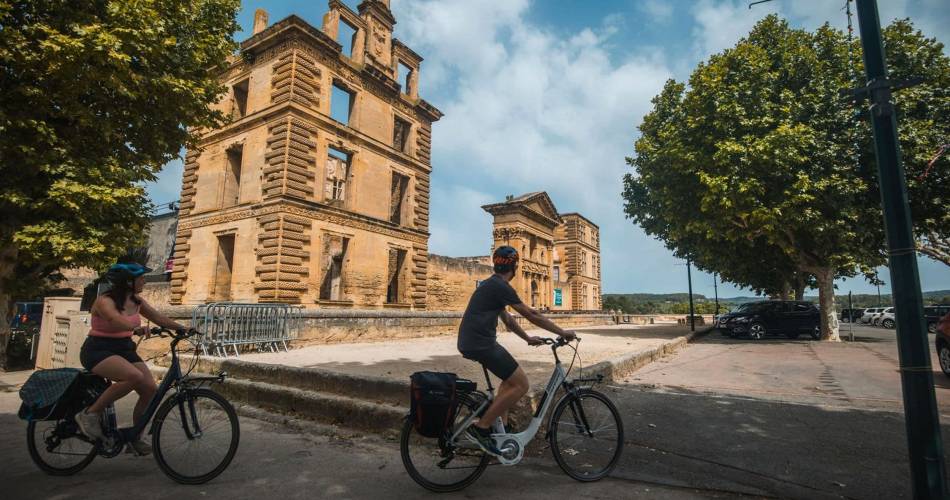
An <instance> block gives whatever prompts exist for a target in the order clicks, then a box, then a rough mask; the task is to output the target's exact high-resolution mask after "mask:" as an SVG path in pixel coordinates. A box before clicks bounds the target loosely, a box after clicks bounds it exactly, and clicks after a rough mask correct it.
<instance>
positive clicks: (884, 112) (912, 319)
mask: <svg viewBox="0 0 950 500" xmlns="http://www.w3.org/2000/svg"><path fill="white" fill-rule="evenodd" d="M856 3H857V7H858V26H859V28H860V30H861V45H862V47H863V49H864V68H865V72H866V73H867V82H868V83H867V86H866V87H864V88H861V89H857V90H856V91H855V96H856V97H857V98H859V99H867V100H868V101H870V108H869V110H868V111H869V113H868V114H869V115H870V118H871V125H872V128H873V130H874V153H875V156H876V157H877V167H878V185H879V186H880V189H881V200H882V204H883V208H884V229H885V232H886V234H887V250H888V263H889V267H890V271H891V272H890V275H891V298H892V302H893V305H894V307H895V310H896V314H897V344H898V354H899V355H900V374H901V389H902V392H903V396H904V415H905V424H906V429H907V445H908V453H909V455H910V471H911V484H912V485H913V496H914V498H932V499H937V498H944V495H945V493H946V484H945V483H946V478H945V472H944V458H943V442H942V440H941V437H940V417H939V414H938V412H937V400H936V397H935V395H934V380H933V370H932V368H931V365H930V348H929V343H928V339H927V330H926V326H925V324H924V311H923V296H922V294H921V292H920V276H919V273H918V270H917V252H916V243H915V240H914V234H913V230H912V226H911V217H910V207H909V205H908V202H907V183H906V180H905V178H904V167H903V166H902V165H901V155H900V144H899V142H898V138H897V116H896V115H895V111H894V105H893V104H892V103H891V91H892V90H893V89H895V88H902V87H906V86H909V85H910V84H911V82H894V81H891V80H888V78H887V64H886V62H885V60H884V44H883V42H882V39H881V21H880V16H879V14H878V9H877V0H857V2H856Z"/></svg>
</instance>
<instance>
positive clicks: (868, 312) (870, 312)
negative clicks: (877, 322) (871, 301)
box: [858, 307, 884, 325]
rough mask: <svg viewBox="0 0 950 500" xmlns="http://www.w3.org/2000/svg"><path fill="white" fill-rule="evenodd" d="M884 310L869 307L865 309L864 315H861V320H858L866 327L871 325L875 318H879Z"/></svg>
mask: <svg viewBox="0 0 950 500" xmlns="http://www.w3.org/2000/svg"><path fill="white" fill-rule="evenodd" d="M883 310H884V308H883V307H869V308H867V309H865V310H864V314H862V315H861V319H859V320H858V323H863V324H865V325H867V324H870V323H871V320H872V319H873V318H874V316H877V315H878V313H880V312H881V311H883Z"/></svg>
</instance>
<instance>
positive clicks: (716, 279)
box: [713, 273, 719, 316]
mask: <svg viewBox="0 0 950 500" xmlns="http://www.w3.org/2000/svg"><path fill="white" fill-rule="evenodd" d="M718 282H719V273H713V294H714V295H715V297H716V315H717V316H718V315H719V285H718Z"/></svg>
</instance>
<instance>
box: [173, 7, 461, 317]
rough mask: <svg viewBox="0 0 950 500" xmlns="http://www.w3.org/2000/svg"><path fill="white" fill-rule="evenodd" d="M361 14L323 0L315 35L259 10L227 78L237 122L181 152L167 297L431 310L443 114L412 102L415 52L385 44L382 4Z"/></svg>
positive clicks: (415, 98)
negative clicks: (432, 183) (433, 186)
mask: <svg viewBox="0 0 950 500" xmlns="http://www.w3.org/2000/svg"><path fill="white" fill-rule="evenodd" d="M358 10H359V12H354V11H352V10H350V9H349V8H348V7H347V6H345V5H344V4H343V3H341V2H340V1H338V0H330V2H329V12H328V13H327V15H326V16H325V17H324V19H323V27H322V29H319V30H318V29H316V28H314V27H313V26H311V25H309V24H307V23H306V22H305V21H303V20H302V19H300V18H298V17H296V16H290V17H288V18H286V19H284V20H282V21H280V22H278V23H276V24H274V25H272V26H269V27H268V26H267V16H266V13H263V12H262V11H259V12H258V13H257V14H256V15H255V22H254V34H253V36H251V38H249V39H247V40H245V41H244V42H243V43H241V53H240V54H239V55H238V56H236V57H234V58H233V60H232V61H231V63H230V66H229V67H228V68H226V69H224V70H223V72H222V73H221V76H220V79H221V82H222V83H223V84H224V85H225V86H226V87H227V89H228V92H227V95H225V96H223V98H222V99H221V100H220V101H219V103H218V104H217V105H216V107H217V109H218V110H220V111H222V112H223V113H225V114H226V115H229V116H231V118H232V120H231V121H230V122H229V123H228V124H227V125H225V126H223V127H221V128H219V129H215V130H200V131H196V133H197V134H199V137H200V147H199V148H198V149H196V150H193V151H188V153H187V155H186V158H185V169H184V176H183V179H182V192H181V205H180V221H179V224H178V230H177V237H176V241H175V253H174V267H173V273H172V279H171V292H170V293H171V296H170V302H171V303H172V304H200V303H206V302H214V301H246V302H283V303H299V304H304V305H316V306H319V307H359V308H364V309H365V308H383V307H392V308H399V309H425V308H426V307H427V256H428V238H429V178H430V174H431V171H432V166H431V163H430V151H431V129H432V123H433V122H435V121H437V120H438V119H439V118H440V117H441V116H442V114H441V112H440V111H439V110H438V109H436V108H435V107H433V106H432V105H430V104H429V103H427V102H426V101H425V100H423V99H421V98H420V97H419V89H418V81H419V67H420V64H421V62H422V58H421V57H419V56H418V55H417V54H415V53H414V52H412V51H411V50H410V49H409V48H408V47H406V46H405V45H403V44H402V43H400V42H399V41H398V40H395V39H393V38H392V30H393V25H394V24H395V19H394V18H393V16H392V13H391V12H390V10H389V2H388V0H365V1H363V2H362V3H360V4H359V7H358ZM341 24H345V25H346V26H348V27H350V29H352V31H353V36H352V39H351V40H347V42H348V45H349V47H350V50H349V53H345V51H344V44H341V43H339V42H338V41H337V38H338V37H339V34H340V33H341V30H340V25H341ZM400 69H402V70H403V71H405V73H406V74H405V78H404V79H403V81H402V82H399V81H397V80H398V79H400Z"/></svg>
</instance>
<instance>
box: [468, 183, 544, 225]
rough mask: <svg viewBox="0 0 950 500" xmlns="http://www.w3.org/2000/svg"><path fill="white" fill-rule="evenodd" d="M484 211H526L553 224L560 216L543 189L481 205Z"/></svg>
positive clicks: (491, 212) (493, 212)
mask: <svg viewBox="0 0 950 500" xmlns="http://www.w3.org/2000/svg"><path fill="white" fill-rule="evenodd" d="M482 208H483V209H484V210H485V211H486V212H488V213H490V214H492V215H498V214H502V213H511V212H523V213H524V212H527V213H530V214H532V215H535V216H538V217H540V218H541V219H543V220H546V221H552V222H554V223H555V224H557V223H560V222H561V216H560V215H558V213H557V208H556V207H555V206H554V202H553V201H551V197H550V196H548V194H547V193H546V192H544V191H537V192H534V193H527V194H523V195H521V196H515V197H509V198H508V199H506V200H505V201H503V202H500V203H492V204H489V205H485V206H483V207H482Z"/></svg>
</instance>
